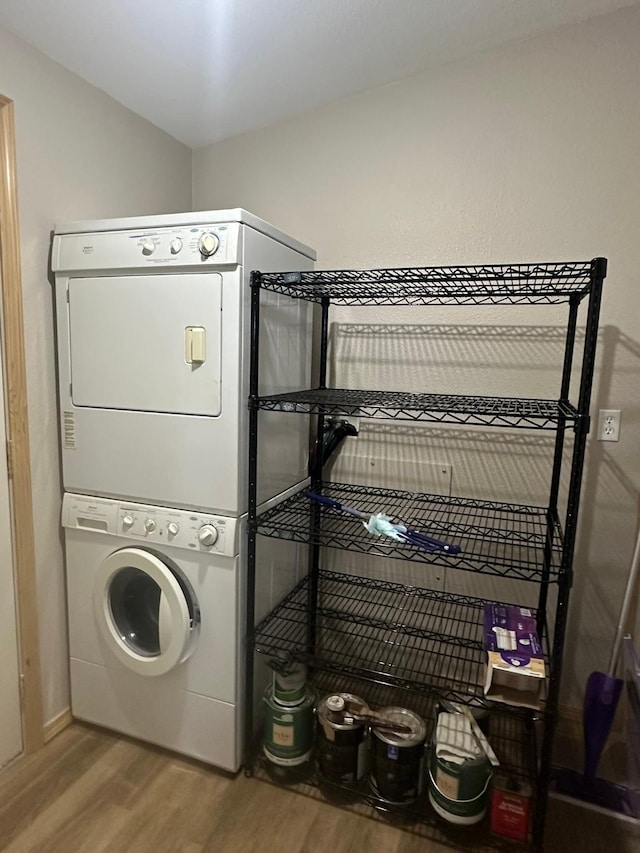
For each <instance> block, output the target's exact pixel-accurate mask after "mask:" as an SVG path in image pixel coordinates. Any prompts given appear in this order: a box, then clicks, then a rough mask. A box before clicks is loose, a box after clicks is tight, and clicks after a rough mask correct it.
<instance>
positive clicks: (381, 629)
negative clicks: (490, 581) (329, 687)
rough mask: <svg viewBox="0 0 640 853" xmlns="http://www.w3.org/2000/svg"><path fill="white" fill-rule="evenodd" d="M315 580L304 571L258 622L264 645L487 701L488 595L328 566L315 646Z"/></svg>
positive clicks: (356, 672)
mask: <svg viewBox="0 0 640 853" xmlns="http://www.w3.org/2000/svg"><path fill="white" fill-rule="evenodd" d="M308 584H309V578H308V577H307V578H304V579H303V580H302V581H301V582H300V583H299V584H298V585H297V586H296V587H294V589H293V590H292V591H291V592H290V593H289V595H287V596H286V597H285V598H284V599H283V600H282V602H281V603H280V604H279V605H278V607H276V608H275V610H274V611H273V612H272V613H271V614H270V615H269V616H267V617H266V618H265V619H264V620H263V621H262V622H261V623H260V625H259V626H258V627H257V628H256V629H255V635H254V646H255V649H256V651H258V652H261V653H262V654H265V655H268V656H269V657H270V658H271V659H275V660H282V661H286V660H297V661H302V662H304V663H306V664H307V665H309V666H311V667H315V668H317V669H320V670H323V671H326V672H332V673H342V674H344V675H349V676H353V677H355V678H363V679H366V680H368V681H371V682H375V683H377V684H384V685H388V686H393V687H400V688H404V689H407V690H413V691H417V692H421V693H424V694H425V695H438V696H440V697H442V698H446V699H450V700H452V701H457V702H465V703H470V702H473V703H479V704H484V705H486V700H485V699H484V692H483V680H484V663H485V659H486V658H485V651H484V641H483V637H484V606H485V604H487V603H489V602H488V601H487V600H485V599H479V598H474V597H471V596H462V595H454V594H452V593H444V592H435V591H432V590H426V589H418V588H415V587H410V586H404V585H402V584H395V583H391V582H389V581H384V582H381V581H377V580H369V579H366V578H362V577H358V576H351V575H343V574H340V573H337V572H330V571H325V570H321V571H320V572H319V573H318V596H317V609H316V611H315V626H316V635H315V644H314V645H313V646H312V647H311V646H310V645H309V636H308V626H309V621H308ZM355 626H357V630H355Z"/></svg>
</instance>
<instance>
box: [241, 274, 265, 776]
mask: <svg viewBox="0 0 640 853" xmlns="http://www.w3.org/2000/svg"><path fill="white" fill-rule="evenodd" d="M260 280H261V275H260V273H259V272H252V273H251V352H250V356H249V465H248V468H249V472H248V474H249V483H248V494H247V589H246V608H245V626H244V652H245V654H244V658H245V660H244V757H243V764H244V772H245V774H246V775H247V776H250V775H251V774H252V773H253V738H254V731H253V728H254V722H253V707H254V701H253V698H254V697H253V690H254V684H253V680H254V666H253V663H254V655H255V650H254V633H255V631H254V629H255V592H256V538H257V533H258V531H257V527H256V515H257V508H258V386H259V382H258V370H259V352H260Z"/></svg>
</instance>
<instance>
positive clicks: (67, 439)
mask: <svg viewBox="0 0 640 853" xmlns="http://www.w3.org/2000/svg"><path fill="white" fill-rule="evenodd" d="M62 431H63V433H64V449H65V450H75V449H76V416H75V415H74V414H73V412H63V423H62Z"/></svg>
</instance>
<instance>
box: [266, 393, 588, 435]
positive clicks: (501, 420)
mask: <svg viewBox="0 0 640 853" xmlns="http://www.w3.org/2000/svg"><path fill="white" fill-rule="evenodd" d="M256 405H257V407H258V408H259V409H263V410H266V411H278V412H296V413H298V414H300V413H301V414H318V413H321V414H324V415H356V416H358V417H362V418H385V419H394V420H407V421H426V422H429V423H452V424H458V425H463V426H464V425H480V426H490V427H511V428H516V429H556V428H557V426H558V423H559V422H560V421H561V420H562V421H564V422H565V423H567V424H573V423H574V422H575V421H576V420H577V419H578V418H579V417H580V415H579V413H578V411H577V409H576V408H575V407H574V406H573V405H572V404H571V403H569V402H567V401H563V400H560V401H558V400H543V399H526V398H525V399H520V398H514V397H479V396H467V395H461V394H460V395H455V394H412V393H406V392H401V391H375V390H372V391H367V390H364V391H363V390H357V389H346V388H311V389H306V390H301V391H291V392H288V393H280V394H271V395H265V396H261V397H258V398H257V401H256Z"/></svg>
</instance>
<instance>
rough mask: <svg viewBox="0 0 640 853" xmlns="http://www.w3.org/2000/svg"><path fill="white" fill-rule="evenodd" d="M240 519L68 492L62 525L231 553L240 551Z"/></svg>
mask: <svg viewBox="0 0 640 853" xmlns="http://www.w3.org/2000/svg"><path fill="white" fill-rule="evenodd" d="M241 521H242V519H238V518H229V517H227V516H218V515H212V514H210V513H202V512H192V511H190V510H183V509H169V508H167V507H157V506H151V505H147V504H137V503H129V502H126V503H125V502H122V501H117V500H110V499H109V498H97V497H96V498H92V497H88V496H85V495H74V494H65V496H64V498H63V502H62V525H63V527H68V528H75V529H78V530H87V531H89V532H93V533H103V534H109V535H112V536H119V537H120V538H122V539H130V540H131V542H132V543H133V542H145V543H146V544H148V545H156V546H163V549H166V548H167V547H168V546H170V547H172V548H181V549H184V550H189V551H198V552H200V553H212V554H224V555H225V556H228V557H233V556H235V555H236V554H237V553H238V538H239V532H240V524H241Z"/></svg>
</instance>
